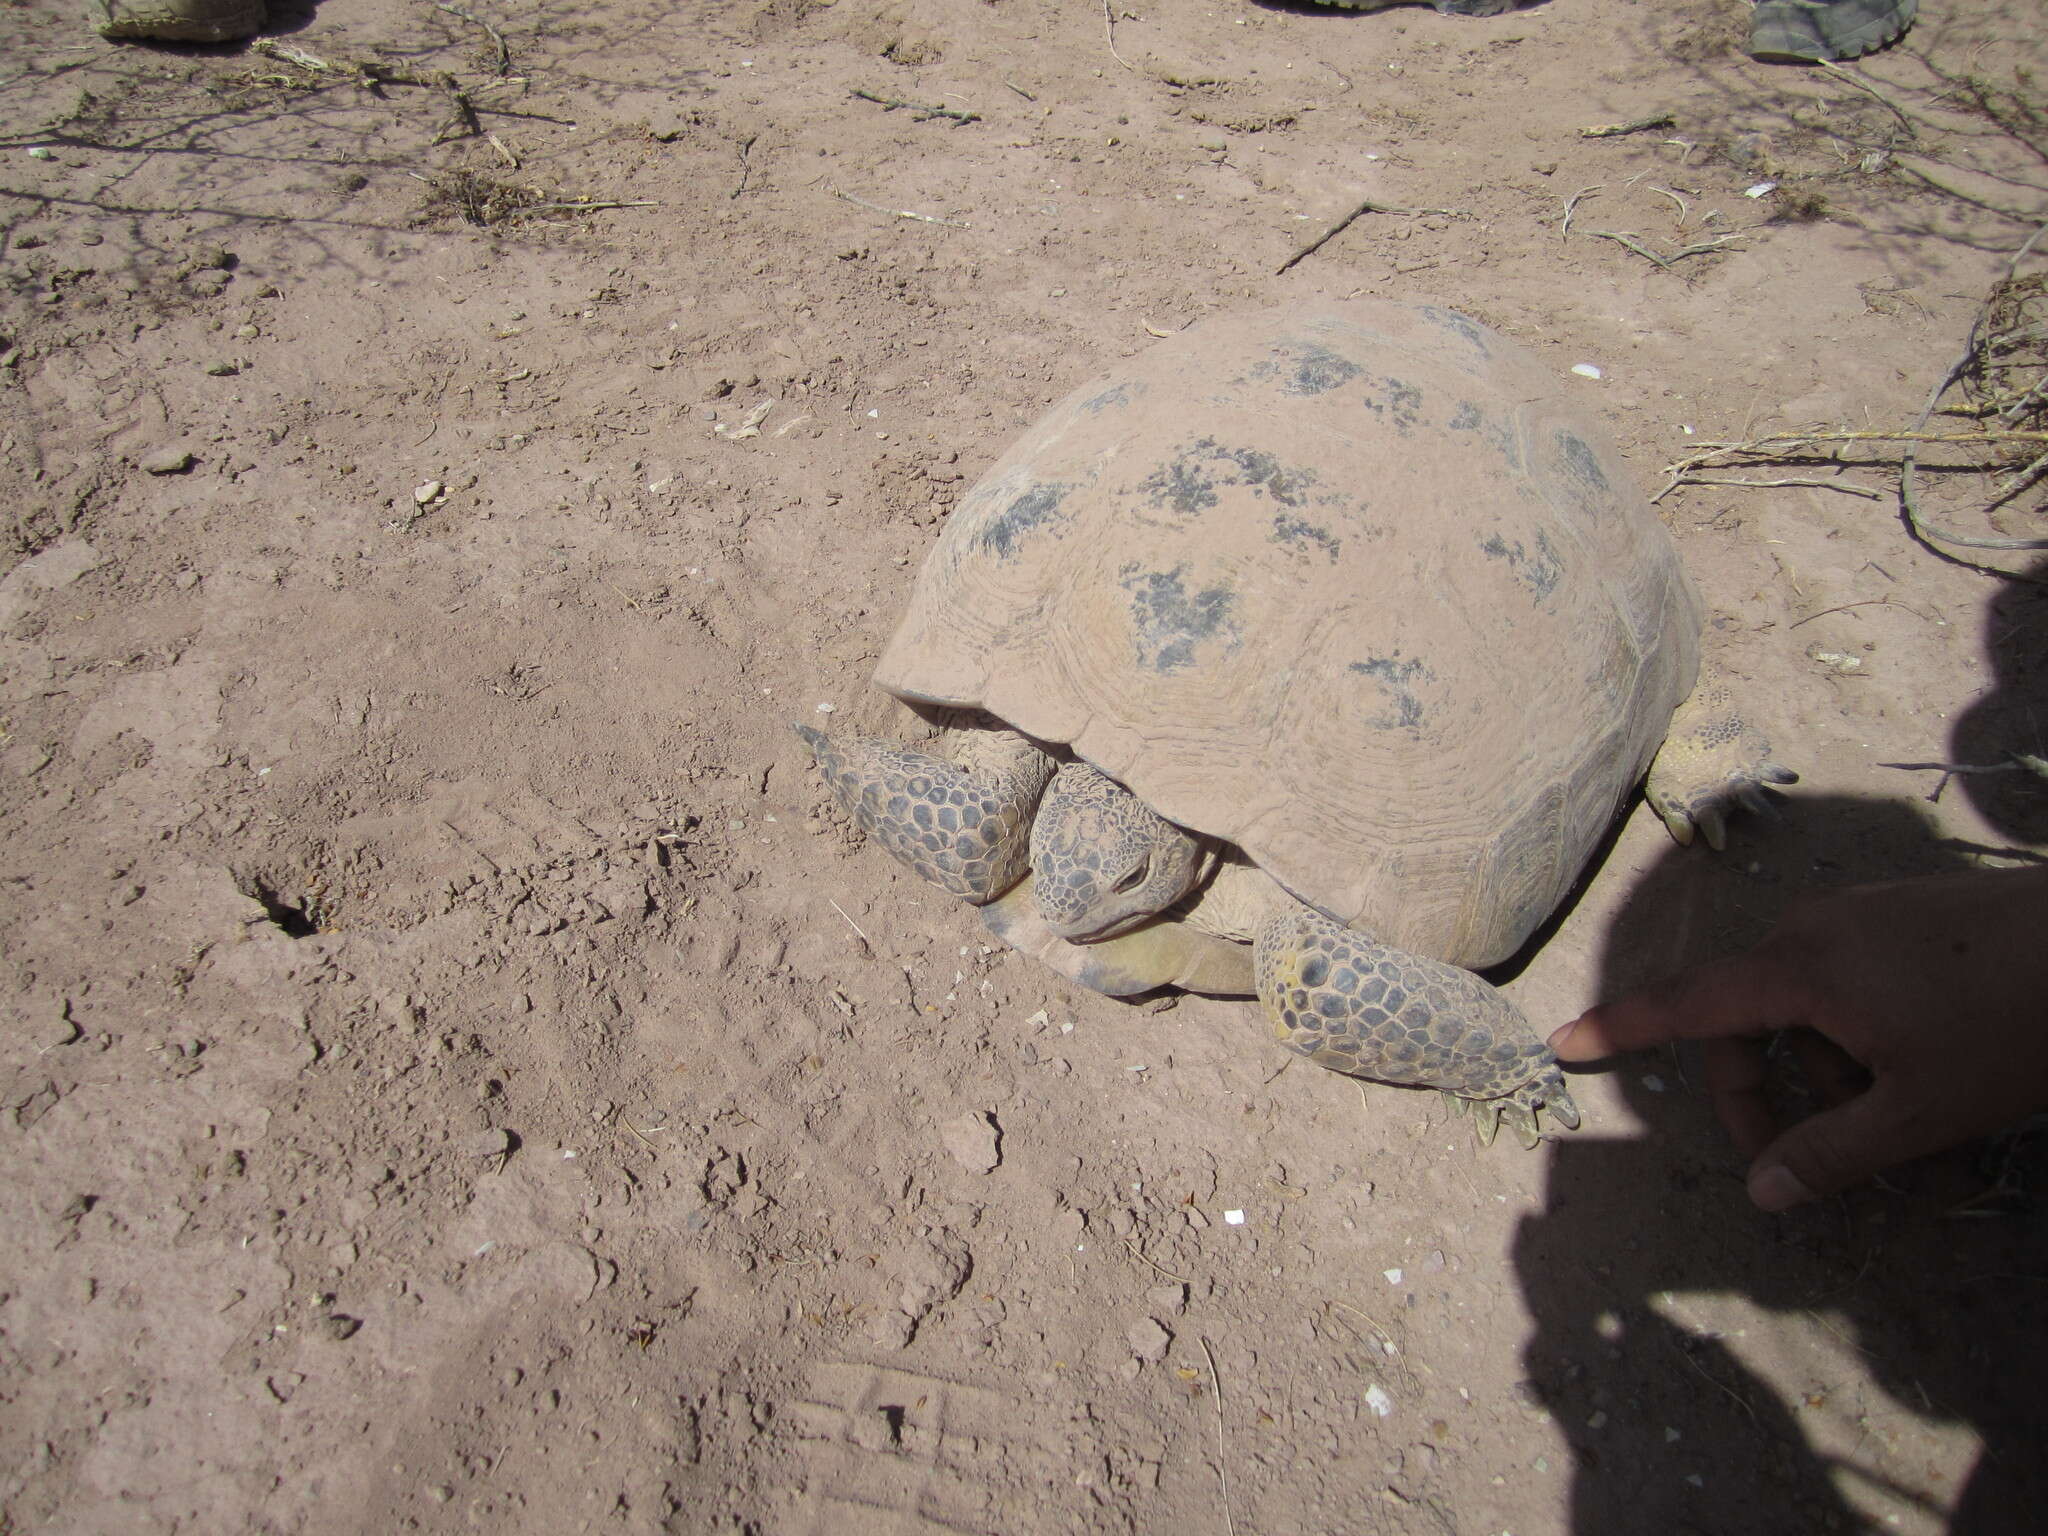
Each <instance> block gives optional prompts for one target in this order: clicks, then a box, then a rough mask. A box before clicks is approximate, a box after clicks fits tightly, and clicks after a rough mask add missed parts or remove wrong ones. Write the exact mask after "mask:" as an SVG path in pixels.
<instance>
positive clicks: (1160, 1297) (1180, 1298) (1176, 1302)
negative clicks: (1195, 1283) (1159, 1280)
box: [1145, 1285, 1188, 1317]
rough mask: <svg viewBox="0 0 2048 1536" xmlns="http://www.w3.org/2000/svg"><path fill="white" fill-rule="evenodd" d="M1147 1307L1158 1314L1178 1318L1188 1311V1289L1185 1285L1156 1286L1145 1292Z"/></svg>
mask: <svg viewBox="0 0 2048 1536" xmlns="http://www.w3.org/2000/svg"><path fill="white" fill-rule="evenodd" d="M1145 1305H1146V1306H1148V1307H1150V1308H1152V1309H1153V1310H1154V1311H1156V1312H1170V1313H1172V1314H1173V1315H1174V1316H1176V1317H1178V1316H1179V1315H1180V1314H1181V1313H1183V1312H1185V1311H1187V1309H1188V1288H1187V1287H1186V1286H1184V1285H1155V1286H1153V1287H1152V1288H1151V1289H1150V1290H1148V1291H1146V1292H1145Z"/></svg>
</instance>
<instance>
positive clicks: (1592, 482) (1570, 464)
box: [1557, 432, 1614, 497]
mask: <svg viewBox="0 0 2048 1536" xmlns="http://www.w3.org/2000/svg"><path fill="white" fill-rule="evenodd" d="M1557 456H1558V460H1559V462H1560V463H1562V464H1563V466H1564V472H1565V473H1566V474H1568V475H1570V476H1571V477H1572V478H1573V479H1574V480H1576V481H1578V482H1579V483H1580V484H1581V485H1583V486H1585V487H1586V488H1587V489H1588V490H1590V491H1595V492H1597V493H1598V494H1599V495H1601V496H1603V497H1605V496H1611V495H1612V494H1613V493H1614V487H1613V485H1612V484H1611V483H1610V482H1609V481H1608V478H1607V471H1605V470H1604V469H1602V468H1601V467H1600V456H1599V455H1598V454H1596V453H1595V452H1593V450H1592V448H1591V447H1590V446H1588V445H1587V443H1586V440H1585V439H1584V438H1582V437H1580V436H1579V435H1578V434H1577V433H1575V432H1560V433H1558V434H1557Z"/></svg>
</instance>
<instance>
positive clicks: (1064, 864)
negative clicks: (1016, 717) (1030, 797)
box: [1031, 763, 1214, 944]
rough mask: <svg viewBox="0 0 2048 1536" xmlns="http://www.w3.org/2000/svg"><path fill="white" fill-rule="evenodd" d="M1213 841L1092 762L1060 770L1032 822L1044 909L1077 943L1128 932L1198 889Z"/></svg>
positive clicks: (1036, 886)
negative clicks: (1174, 820) (1180, 823)
mask: <svg viewBox="0 0 2048 1536" xmlns="http://www.w3.org/2000/svg"><path fill="white" fill-rule="evenodd" d="M1213 863H1214V850H1213V848H1212V847H1211V846H1210V844H1209V843H1208V842H1207V841H1206V840H1204V839H1202V838H1199V837H1196V836H1195V835H1194V834H1193V833H1190V832H1187V831H1185V830H1183V829H1182V828H1180V827H1177V826H1175V825H1174V824H1173V823H1172V822H1170V821H1168V820H1167V819H1166V818H1165V817H1163V816H1161V815H1159V814H1158V813H1157V812H1156V811H1154V810H1153V809H1152V808H1151V807H1150V806H1148V805H1146V804H1145V802H1144V801H1142V800H1140V799H1139V798H1138V797H1137V796H1136V795H1134V794H1132V793H1131V792H1130V791H1129V790H1128V789H1125V788H1124V787H1123V785H1121V784H1119V783H1117V782H1116V781H1115V780H1114V779H1112V778H1109V777H1108V776H1107V775H1105V774H1103V773H1100V772H1098V771H1097V770H1096V769H1094V768H1091V767H1089V766H1088V765H1087V764H1086V763H1068V764H1066V765H1065V766H1063V767H1062V768H1061V769H1060V771H1059V772H1058V773H1056V774H1054V775H1053V780H1052V783H1051V784H1050V785H1048V786H1047V788H1046V791H1045V798H1044V799H1042V800H1040V801H1039V803H1038V817H1037V819H1036V820H1035V821H1033V822H1032V824H1031V870H1032V875H1033V878H1034V891H1035V894H1036V898H1037V902H1038V911H1039V915H1040V916H1041V917H1043V918H1044V919H1045V924H1046V926H1047V927H1048V928H1050V929H1052V931H1053V932H1054V933H1056V934H1058V935H1059V936H1060V937H1061V938H1063V939H1067V940H1069V941H1071V942H1073V943H1076V944H1088V943H1094V942H1097V941H1099V940H1102V939H1109V938H1114V937H1116V936H1117V935H1118V934H1120V933H1126V932H1128V931H1129V930H1131V929H1132V928H1135V927H1137V926H1138V925H1140V924H1141V923H1144V922H1146V921H1147V920H1149V919H1150V918H1152V917H1154V916H1156V915H1158V914H1159V913H1160V912H1163V911H1165V910H1166V909H1167V908H1168V907H1170V906H1172V905H1173V904H1174V903H1175V902H1177V901H1179V900H1180V899H1181V897H1183V896H1185V895H1187V893H1188V892H1189V891H1191V890H1193V889H1194V887H1195V885H1196V884H1197V883H1198V882H1199V881H1200V880H1201V878H1202V876H1203V875H1204V874H1205V873H1207V871H1208V870H1209V868H1210V866H1211V865H1212V864H1213Z"/></svg>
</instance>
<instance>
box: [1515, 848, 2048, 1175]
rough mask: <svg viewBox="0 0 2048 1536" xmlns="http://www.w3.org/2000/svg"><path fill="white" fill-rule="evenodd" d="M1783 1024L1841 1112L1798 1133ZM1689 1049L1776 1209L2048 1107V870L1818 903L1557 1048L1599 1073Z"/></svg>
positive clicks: (1614, 1007) (1819, 1088)
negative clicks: (1771, 1069)
mask: <svg viewBox="0 0 2048 1536" xmlns="http://www.w3.org/2000/svg"><path fill="white" fill-rule="evenodd" d="M1781 1029H1783V1030H1793V1031H1796V1033H1794V1034H1792V1035H1791V1036H1789V1037H1788V1040H1789V1043H1790V1044H1791V1046H1792V1048H1793V1050H1794V1052H1795V1054H1797V1055H1798V1057H1799V1059H1800V1061H1801V1063H1802V1064H1803V1065H1804V1066H1805V1068H1806V1071H1807V1075H1808V1077H1809V1078H1810V1080H1811V1081H1812V1083H1813V1086H1814V1089H1815V1091H1816V1093H1817V1094H1818V1095H1819V1097H1820V1099H1821V1101H1822V1103H1823V1105H1824V1106H1826V1107H1824V1108H1823V1109H1822V1110H1821V1112H1820V1113H1818V1114H1815V1115H1813V1116H1811V1117H1809V1118H1808V1119H1805V1120H1802V1121H1801V1122H1799V1123H1798V1124H1797V1125H1794V1126H1792V1127H1790V1128H1789V1129H1784V1128H1781V1127H1780V1126H1779V1125H1778V1124H1777V1122H1776V1119H1775V1118H1774V1117H1773V1115H1772V1114H1771V1111H1770V1108H1769V1105H1768V1104H1767V1102H1766V1099H1765V1095H1764V1085H1765V1080H1766V1076H1767V1070H1768V1069H1767V1065H1766V1061H1765V1044H1766V1042H1765V1039H1764V1037H1765V1036H1766V1035H1767V1034H1769V1033H1770V1032H1771V1031H1773V1030H1781ZM1686 1039H1690V1040H1700V1041H1702V1042H1704V1047H1703V1048H1704V1052H1705V1074H1706V1084H1707V1094H1708V1097H1709V1098H1710V1099H1711V1100H1712V1101H1713V1105H1714V1109H1715V1112H1716V1113H1717V1114H1718V1115H1719V1116H1720V1118H1721V1123H1722V1124H1723V1125H1724V1126H1726V1127H1727V1129H1728V1133H1729V1135H1730V1136H1731V1137H1733V1138H1734V1141H1735V1144H1736V1147H1737V1148H1738V1149H1739V1150H1740V1151H1741V1152H1742V1154H1743V1155H1744V1156H1745V1157H1747V1158H1749V1159H1750V1167H1749V1195H1750V1198H1751V1199H1752V1200H1754V1201H1755V1202H1756V1203H1757V1204H1758V1205H1759V1206H1761V1207H1762V1208H1763V1209H1764V1210H1767V1211H1782V1210H1786V1209H1789V1208H1790V1207H1792V1206H1795V1205H1801V1204H1804V1203H1805V1202H1806V1201H1808V1200H1812V1199H1814V1198H1816V1197H1817V1196H1820V1195H1829V1194H1833V1193H1835V1192H1836V1191H1837V1190H1841V1189H1846V1188H1848V1187H1849V1186H1850V1185H1852V1184H1857V1183H1860V1182H1861V1181H1862V1180H1864V1179H1866V1178H1868V1177H1870V1175H1872V1174H1874V1173H1876V1172H1878V1171H1879V1170H1881V1169H1884V1168H1888V1167H1890V1166H1892V1165H1893V1164H1894V1163H1902V1162H1905V1161H1907V1160H1908V1159H1909V1158H1914V1157H1919V1156H1922V1155H1924V1154H1926V1153H1930V1152H1938V1151H1941V1150H1942V1149H1943V1148H1946V1147H1952V1146H1954V1145H1956V1144H1957V1143H1958V1142H1961V1141H1965V1140H1968V1139H1969V1138H1970V1137H1972V1136H1978V1135H1982V1134H1984V1133H1986V1132H1989V1131H1994V1130H1997V1129H1999V1128H2001V1127H2002V1126H2005V1125H2008V1124H2010V1123H2011V1122H2013V1121H2015V1120H2018V1119H2020V1118H2022V1117H2023V1116H2025V1115H2027V1114H2029V1113H2031V1112H2033V1111H2035V1110H2037V1109H2042V1108H2048V867H2043V868H2033V869H2025V870H2010V871H2008V870H1995V871H1979V872H1973V873H1968V874H1957V875H1941V876H1936V877H1933V878H1931V879H1924V880H1906V881H1899V882H1896V883H1894V884H1888V885H1869V886H1859V887H1855V888H1852V889H1849V890H1845V891H1840V892H1836V893H1832V894H1829V895H1823V896H1814V897H1807V898H1805V899H1802V900H1800V901H1798V902H1795V903H1794V904H1793V905H1792V906H1791V907H1789V908H1788V909H1787V910H1786V912H1785V914H1784V916H1783V917H1781V918H1780V919H1779V921H1778V925H1777V927H1776V928H1775V929H1773V930H1772V932H1771V933H1770V935H1769V936H1768V937H1766V938H1765V939H1764V941H1763V942H1762V943H1761V944H1759V945H1757V947H1756V948H1754V949H1752V950H1750V951H1749V952H1748V953H1746V954H1741V955H1736V956H1733V957H1732V958H1729V959H1725V960H1717V961H1713V962H1710V963H1709V964H1706V965H1702V966H1697V967H1695V968H1694V969H1692V970H1689V971H1685V972H1682V973H1681V974H1679V975H1677V976H1674V977H1672V978H1671V979H1669V980H1667V981H1664V982H1661V983H1659V984H1657V985H1655V986H1651V987H1646V988H1643V989H1642V990H1640V991H1636V992H1631V993H1629V994H1627V995H1626V996H1623V997H1619V998H1616V999H1615V1000H1614V1001H1612V1002H1608V1003H1602V1004H1600V1005H1599V1006H1598V1007H1595V1008H1592V1009H1590V1010H1588V1011H1587V1012H1586V1013H1583V1014H1581V1015H1580V1016H1579V1017H1578V1018H1576V1019H1574V1020H1573V1021H1572V1022H1571V1023H1569V1024H1567V1025H1565V1026H1564V1027H1563V1028H1562V1029H1560V1030H1558V1031H1557V1033H1556V1034H1554V1035H1552V1036H1551V1037H1550V1045H1551V1048H1552V1049H1553V1050H1555V1051H1556V1052H1557V1054H1558V1056H1559V1057H1560V1058H1562V1059H1563V1060H1565V1061H1591V1060H1594V1059H1596V1058H1598V1057H1601V1056H1607V1055H1610V1054H1612V1053H1614V1052H1616V1051H1631V1050H1638V1049H1641V1048H1642V1047H1644V1046H1650V1045H1659V1044H1663V1043H1665V1042H1667V1041H1671V1040H1686Z"/></svg>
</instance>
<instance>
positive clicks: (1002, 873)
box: [796, 725, 1054, 906]
mask: <svg viewBox="0 0 2048 1536" xmlns="http://www.w3.org/2000/svg"><path fill="white" fill-rule="evenodd" d="M796 733H797V735H799V736H801V737H803V739H804V740H805V741H806V742H808V743H809V744H810V748H811V750H812V752H814V753H815V754H816V755H817V759H818V768H819V770H820V771H821V772H822V773H823V774H824V775H825V782H826V784H827V785H828V786H830V788H831V790H832V796H833V798H834V799H836V800H837V801H838V802H839V804H840V807H841V808H842V809H843V810H844V811H845V812H846V814H847V815H849V816H851V817H852V818H853V819H854V820H855V821H856V822H858V823H859V824H860V828H861V830H862V831H863V832H865V833H867V835H868V836H869V837H871V838H873V839H874V840H875V841H876V842H878V843H880V844H881V845H882V846H883V847H884V848H886V849H887V850H888V851H889V852H890V853H891V854H893V855H894V856H895V857H896V858H897V859H898V860H900V861H901V862H902V863H904V864H907V865H908V866H909V867H910V868H911V869H913V870H915V871H916V872H917V873H918V874H920V875H922V876H924V878H925V879H927V880H929V881H931V883H932V884H933V885H936V886H938V887H939V888H940V889H941V890H943V891H949V892H951V893H952V894H953V895H955V896H962V897H965V898H966V899H967V900H968V901H971V902H973V903H974V904H975V905H976V906H981V905H984V904H985V903H987V902H991V901H993V900H995V899H996V897H998V896H1000V895H1002V894H1003V892H1005V891H1007V890H1009V889H1010V887H1012V886H1013V885H1015V884H1016V883H1017V882H1018V881H1019V880H1021V879H1023V878H1024V874H1025V872H1026V870H1028V869H1029V868H1030V865H1031V816H1032V812H1033V811H1034V810H1036V809H1037V806H1038V797H1039V795H1040V794H1042V793H1043V792H1044V790H1045V785H1046V781H1047V780H1048V779H1050V778H1051V777H1052V772H1053V767H1054V764H1053V761H1052V759H1051V758H1049V757H1047V756H1046V755H1045V753H1044V752H1042V751H1041V750H1040V749H1039V748H1038V747H1037V746H1036V745H1035V744H1033V743H1032V742H1031V741H1030V740H1028V739H1027V738H1025V737H1023V736H1020V735H1018V734H1017V733H1016V732H1015V731H1006V730H1002V729H1000V728H994V729H988V730H960V731H956V732H954V733H952V735H951V738H950V742H949V745H951V746H952V747H953V748H954V749H955V750H956V751H957V752H958V753H959V756H960V759H961V760H960V761H958V762H953V761H949V760H948V759H946V758H943V757H935V756H933V755H932V754H931V753H929V752H917V751H913V750H911V749H910V748H909V747H906V746H904V745H903V743H902V742H900V741H888V740H885V739H884V738H882V737H879V736H855V737H850V738H846V739H842V740H839V741H834V740H833V739H832V738H830V737H829V736H827V735H826V734H825V733H824V732H823V731H817V730H813V729H812V728H811V727H810V726H808V725H799V726H797V727H796Z"/></svg>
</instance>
